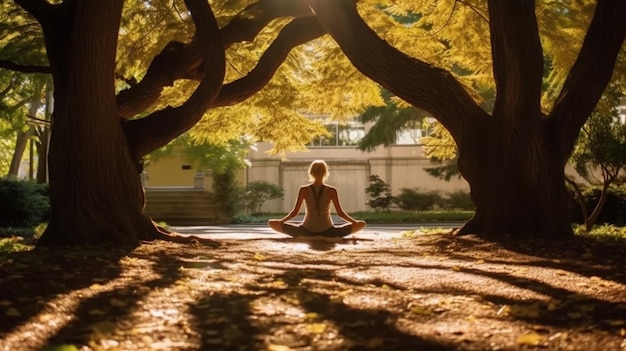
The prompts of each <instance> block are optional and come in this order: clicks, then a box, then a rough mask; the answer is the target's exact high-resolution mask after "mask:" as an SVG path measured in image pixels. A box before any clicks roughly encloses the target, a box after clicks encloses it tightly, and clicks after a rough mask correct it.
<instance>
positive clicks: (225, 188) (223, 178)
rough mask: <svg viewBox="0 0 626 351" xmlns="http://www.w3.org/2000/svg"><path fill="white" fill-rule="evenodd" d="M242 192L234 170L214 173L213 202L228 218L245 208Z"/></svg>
mask: <svg viewBox="0 0 626 351" xmlns="http://www.w3.org/2000/svg"><path fill="white" fill-rule="evenodd" d="M242 192H243V191H242V188H241V186H239V184H238V183H237V179H236V177H235V172H234V170H233V169H230V168H229V169H226V170H225V171H224V172H222V173H213V201H214V202H215V203H216V205H217V206H218V207H219V209H220V211H222V213H224V214H225V215H226V216H228V218H232V217H233V216H234V215H235V214H236V213H237V212H239V210H240V209H241V207H243V198H242Z"/></svg>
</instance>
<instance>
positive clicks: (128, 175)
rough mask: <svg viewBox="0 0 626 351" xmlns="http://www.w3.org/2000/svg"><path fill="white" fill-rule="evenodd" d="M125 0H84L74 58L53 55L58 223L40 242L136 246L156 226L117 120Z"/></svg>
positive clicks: (52, 155) (53, 179)
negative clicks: (118, 55)
mask: <svg viewBox="0 0 626 351" xmlns="http://www.w3.org/2000/svg"><path fill="white" fill-rule="evenodd" d="M122 2H123V1H121V0H116V1H113V2H109V1H107V2H106V3H104V2H79V3H76V4H75V7H76V8H75V9H74V11H73V13H72V15H73V16H74V18H72V20H73V21H74V28H76V29H79V30H72V31H71V32H70V33H67V34H68V38H64V39H65V40H66V41H67V43H68V47H69V48H72V49H73V50H72V51H71V52H69V53H65V54H66V55H67V58H68V61H64V60H51V61H52V62H59V63H60V65H59V66H57V67H56V70H55V72H56V74H55V75H54V85H55V96H54V98H55V111H54V122H53V124H52V127H51V138H50V149H49V155H48V157H49V161H50V162H49V176H50V206H51V213H50V222H49V223H48V227H47V229H46V231H45V232H44V234H43V235H42V237H41V239H40V244H44V245H64V244H74V245H75V244H97V243H105V242H114V243H121V244H126V243H127V244H136V243H137V242H138V240H139V239H140V238H141V237H142V236H143V235H145V234H146V233H145V231H146V230H147V228H149V226H148V224H150V220H149V219H148V218H146V217H145V216H144V215H143V214H142V207H143V203H142V189H141V186H140V182H139V180H138V172H137V168H136V167H137V166H136V163H135V162H134V161H133V160H132V159H131V157H130V154H129V151H128V147H127V142H126V138H125V135H124V131H123V129H122V126H121V125H120V122H119V120H118V118H117V105H116V99H115V87H114V82H113V71H114V68H115V48H116V43H117V28H118V26H119V19H120V14H121V6H122ZM44 29H45V28H44ZM49 29H50V30H54V29H53V28H49ZM94 38H98V39H97V41H94ZM96 42H97V45H94V44H95V43H96ZM64 65H67V66H64ZM154 230H156V229H154Z"/></svg>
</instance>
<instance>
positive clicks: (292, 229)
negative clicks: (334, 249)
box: [281, 223, 352, 238]
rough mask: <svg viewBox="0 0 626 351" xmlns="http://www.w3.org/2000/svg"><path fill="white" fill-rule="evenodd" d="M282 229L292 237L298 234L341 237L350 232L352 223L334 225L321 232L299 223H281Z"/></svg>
mask: <svg viewBox="0 0 626 351" xmlns="http://www.w3.org/2000/svg"><path fill="white" fill-rule="evenodd" d="M281 228H282V231H283V233H285V234H287V235H291V236H293V237H294V238H295V237H299V236H318V235H319V236H326V237H329V238H341V237H344V236H346V235H350V234H351V233H352V224H350V223H347V224H343V225H339V226H338V225H336V226H334V227H331V228H328V229H326V230H324V231H323V232H313V231H310V230H308V229H306V228H304V227H303V226H301V225H300V224H291V223H282V226H281Z"/></svg>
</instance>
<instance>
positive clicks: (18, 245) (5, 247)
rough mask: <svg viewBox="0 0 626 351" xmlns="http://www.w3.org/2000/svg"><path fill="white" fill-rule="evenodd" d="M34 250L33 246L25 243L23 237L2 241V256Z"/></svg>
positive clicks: (0, 248) (0, 252)
mask: <svg viewBox="0 0 626 351" xmlns="http://www.w3.org/2000/svg"><path fill="white" fill-rule="evenodd" d="M33 248H34V246H33V245H29V244H26V243H24V238H23V237H21V236H13V237H10V238H1V239H0V255H4V254H9V253H12V252H20V251H30V250H32V249H33Z"/></svg>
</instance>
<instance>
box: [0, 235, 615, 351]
mask: <svg viewBox="0 0 626 351" xmlns="http://www.w3.org/2000/svg"><path fill="white" fill-rule="evenodd" d="M243 230H245V229H243ZM221 244H222V245H221V246H220V247H219V248H208V247H205V246H200V245H181V244H174V243H165V242H155V243H149V244H144V245H141V246H140V247H138V248H136V249H134V250H123V249H116V248H111V247H99V248H80V249H73V250H69V249H63V248H55V249H44V248H37V249H32V248H30V249H29V248H28V247H18V248H17V249H20V248H21V249H24V251H18V252H13V253H9V254H7V253H5V254H2V255H1V256H0V313H1V316H0V350H39V349H41V348H42V347H46V346H47V347H48V348H47V349H48V350H83V349H84V350H274V351H286V350H368V349H371V350H534V349H541V350H585V351H588V350H621V349H624V347H626V342H625V336H626V275H625V274H624V270H623V267H625V266H626V265H625V261H626V244H625V243H624V241H623V240H610V241H608V240H598V239H595V238H590V237H577V238H576V239H574V240H572V241H570V242H566V243H558V244H551V245H546V244H545V243H541V242H538V241H537V242H524V243H520V242H514V241H509V242H503V243H499V244H498V243H493V242H488V241H484V240H482V239H480V238H476V237H473V236H464V237H456V236H452V235H449V234H444V233H429V234H421V233H405V235H402V236H400V237H399V238H397V239H390V240H374V241H358V242H356V243H353V244H311V243H295V242H289V241H286V240H284V239H276V240H272V239H261V240H224V241H221Z"/></svg>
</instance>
